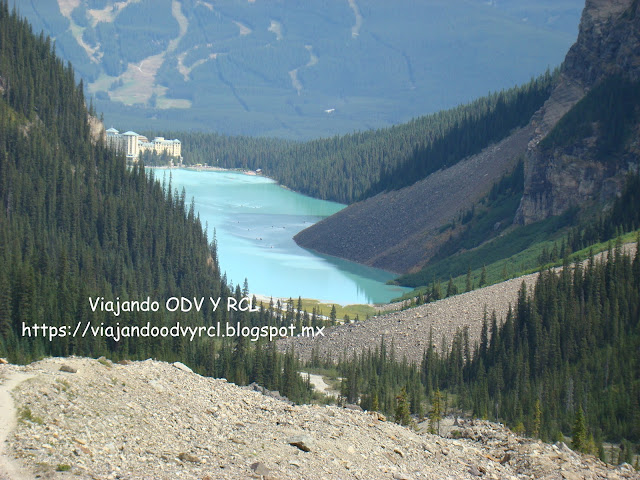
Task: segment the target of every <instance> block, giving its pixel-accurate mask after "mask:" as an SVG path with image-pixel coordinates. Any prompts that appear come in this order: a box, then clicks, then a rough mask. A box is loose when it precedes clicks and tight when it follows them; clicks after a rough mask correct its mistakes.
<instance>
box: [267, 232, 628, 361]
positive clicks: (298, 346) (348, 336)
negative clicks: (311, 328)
mask: <svg viewBox="0 0 640 480" xmlns="http://www.w3.org/2000/svg"><path fill="white" fill-rule="evenodd" d="M623 251H624V252H626V253H628V254H630V255H635V251H636V244H635V243H629V244H626V245H624V247H623ZM604 258H606V252H603V253H600V254H598V255H596V256H595V259H596V261H601V260H603V259H604ZM537 278H538V273H533V274H531V275H525V276H523V277H518V278H514V279H511V280H507V281H505V282H502V283H497V284H495V285H491V286H488V287H483V288H479V289H476V290H472V291H471V292H467V293H463V294H460V295H455V296H453V297H449V298H445V299H443V300H439V301H437V302H433V303H429V304H426V305H421V306H419V307H415V308H411V309H408V310H404V311H400V312H393V313H387V314H384V315H380V316H377V317H372V318H370V319H369V320H365V321H360V322H358V323H352V324H347V325H339V326H336V327H331V328H327V329H325V330H324V334H325V335H324V337H322V336H319V337H316V338H308V337H289V338H285V339H282V340H278V348H279V349H280V350H281V351H285V350H287V349H289V348H291V347H294V348H295V351H296V353H297V354H298V355H299V356H300V357H301V358H303V359H308V358H310V357H311V351H312V349H316V351H317V352H318V353H319V354H320V355H321V356H326V355H330V356H331V357H332V358H337V357H338V355H340V354H342V353H344V352H347V353H348V354H353V353H354V352H357V353H360V352H361V351H362V349H363V348H367V347H370V348H372V349H373V348H375V347H376V346H377V345H380V342H381V341H382V339H383V338H384V339H385V342H386V344H387V346H390V345H391V342H393V344H394V346H395V351H396V358H398V359H402V357H403V356H406V357H407V359H408V360H410V361H415V362H418V363H419V362H421V361H422V355H423V353H424V350H425V349H426V348H427V347H428V343H429V333H430V332H431V331H432V332H433V343H434V345H435V347H436V348H437V349H440V347H441V345H442V338H443V337H444V338H445V341H446V343H447V345H450V343H451V340H452V339H453V336H454V335H455V333H456V331H457V330H459V329H462V328H464V327H465V326H466V327H468V329H469V340H470V346H471V348H472V349H473V345H474V343H475V342H477V341H479V340H480V332H481V330H482V319H483V316H484V311H485V308H486V310H487V313H488V317H489V319H490V318H491V313H492V312H493V311H495V312H496V315H497V317H498V324H500V323H501V322H502V321H504V319H505V317H506V315H507V312H508V310H509V306H510V305H512V306H514V307H515V304H516V302H517V298H518V291H519V290H520V288H521V286H522V283H523V282H524V283H525V285H526V286H527V291H528V292H529V293H531V291H532V289H533V287H534V286H535V283H536V279H537Z"/></svg>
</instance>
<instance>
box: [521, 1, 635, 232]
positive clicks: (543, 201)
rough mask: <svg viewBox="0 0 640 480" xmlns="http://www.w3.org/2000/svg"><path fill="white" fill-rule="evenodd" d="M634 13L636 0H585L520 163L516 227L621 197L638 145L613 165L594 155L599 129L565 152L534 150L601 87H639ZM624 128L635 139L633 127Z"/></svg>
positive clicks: (565, 147) (597, 153) (625, 149)
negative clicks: (606, 83)
mask: <svg viewBox="0 0 640 480" xmlns="http://www.w3.org/2000/svg"><path fill="white" fill-rule="evenodd" d="M637 8H638V2H637V1H634V0H617V1H604V0H587V3H586V6H585V9H584V11H583V14H582V20H581V22H580V33H579V36H578V41H577V42H576V43H575V44H574V45H573V46H572V47H571V49H570V50H569V52H568V53H567V56H566V59H565V62H564V64H563V68H562V76H561V80H560V82H559V84H558V86H557V87H556V88H555V90H554V92H553V93H552V94H551V97H550V98H549V100H548V101H547V102H546V103H545V105H544V106H543V107H542V109H541V110H540V111H538V112H537V113H536V114H535V115H534V117H533V118H532V120H531V124H532V125H533V126H534V127H535V129H536V130H535V131H536V136H535V137H534V138H533V139H532V141H531V143H530V144H529V149H528V151H527V154H526V157H525V171H526V178H525V190H524V194H523V197H522V201H521V204H520V208H519V209H518V212H517V214H516V218H515V220H516V222H517V223H523V224H528V223H533V222H535V221H538V220H542V219H544V218H547V217H549V216H551V215H558V214H561V213H563V212H564V211H566V210H567V209H569V208H571V207H573V206H577V205H584V204H585V203H591V202H593V201H601V202H605V203H606V202H607V201H608V200H611V198H612V197H614V196H615V195H616V194H617V193H619V192H620V191H621V189H622V187H623V184H624V173H626V172H627V171H628V170H629V169H632V170H634V169H637V165H638V153H639V152H640V150H639V149H638V144H637V142H631V143H629V144H627V145H623V146H622V148H623V152H622V153H620V152H618V155H617V156H619V157H622V158H621V160H622V161H618V162H615V163H616V164H615V165H612V162H611V161H610V157H611V156H612V154H611V153H605V154H603V152H602V151H600V150H599V149H598V148H596V147H597V137H598V128H600V127H599V126H598V125H594V127H595V130H593V132H592V135H587V136H585V137H583V138H580V139H578V140H577V141H574V142H570V143H569V144H565V145H561V146H556V147H552V148H544V147H543V146H542V144H540V142H541V140H542V139H543V138H544V137H545V136H546V135H548V134H549V133H550V132H551V131H552V129H553V128H554V127H555V125H556V124H557V122H558V120H559V119H560V118H561V116H562V115H564V114H565V113H566V112H568V111H569V110H570V109H571V108H572V107H574V106H576V105H577V103H578V102H579V101H580V100H581V99H583V98H584V97H585V95H586V94H587V93H588V92H589V91H590V90H591V89H592V88H593V87H594V86H596V85H597V84H598V83H599V82H601V81H602V80H603V79H605V78H610V77H612V76H614V75H623V76H625V77H626V78H628V79H630V80H631V81H638V80H640V16H639V15H638V13H637ZM628 128H630V129H632V130H635V131H636V133H637V131H638V125H637V122H636V123H635V125H629V126H628ZM632 137H635V138H637V134H636V135H632Z"/></svg>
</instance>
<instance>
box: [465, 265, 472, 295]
mask: <svg viewBox="0 0 640 480" xmlns="http://www.w3.org/2000/svg"><path fill="white" fill-rule="evenodd" d="M471 290H473V283H472V282H471V265H469V268H468V269H467V278H466V280H465V284H464V291H465V292H470V291H471Z"/></svg>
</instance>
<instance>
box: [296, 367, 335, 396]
mask: <svg viewBox="0 0 640 480" xmlns="http://www.w3.org/2000/svg"><path fill="white" fill-rule="evenodd" d="M300 375H301V376H302V378H305V377H306V376H307V375H308V376H309V382H310V383H311V385H312V386H313V388H314V390H316V391H317V392H320V393H324V394H325V395H328V396H330V397H337V396H338V394H339V392H336V391H335V390H333V389H332V388H331V385H329V384H327V382H325V381H324V378H322V375H316V374H315V373H308V372H300Z"/></svg>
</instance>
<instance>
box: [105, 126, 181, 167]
mask: <svg viewBox="0 0 640 480" xmlns="http://www.w3.org/2000/svg"><path fill="white" fill-rule="evenodd" d="M107 145H108V146H110V147H113V148H115V149H117V150H119V151H122V152H124V154H125V155H126V157H127V160H131V161H133V162H137V161H138V158H139V155H140V154H141V153H144V152H155V153H156V154H157V155H162V154H163V153H166V154H167V155H168V156H170V157H174V158H177V159H179V160H182V143H181V142H180V140H178V139H174V140H167V139H165V138H164V137H156V138H154V139H153V140H152V141H151V142H150V141H149V140H148V139H147V137H145V136H144V135H139V134H137V133H136V132H132V131H131V130H129V131H128V132H124V133H120V132H118V130H116V129H115V128H113V127H111V128H110V129H109V130H107Z"/></svg>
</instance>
